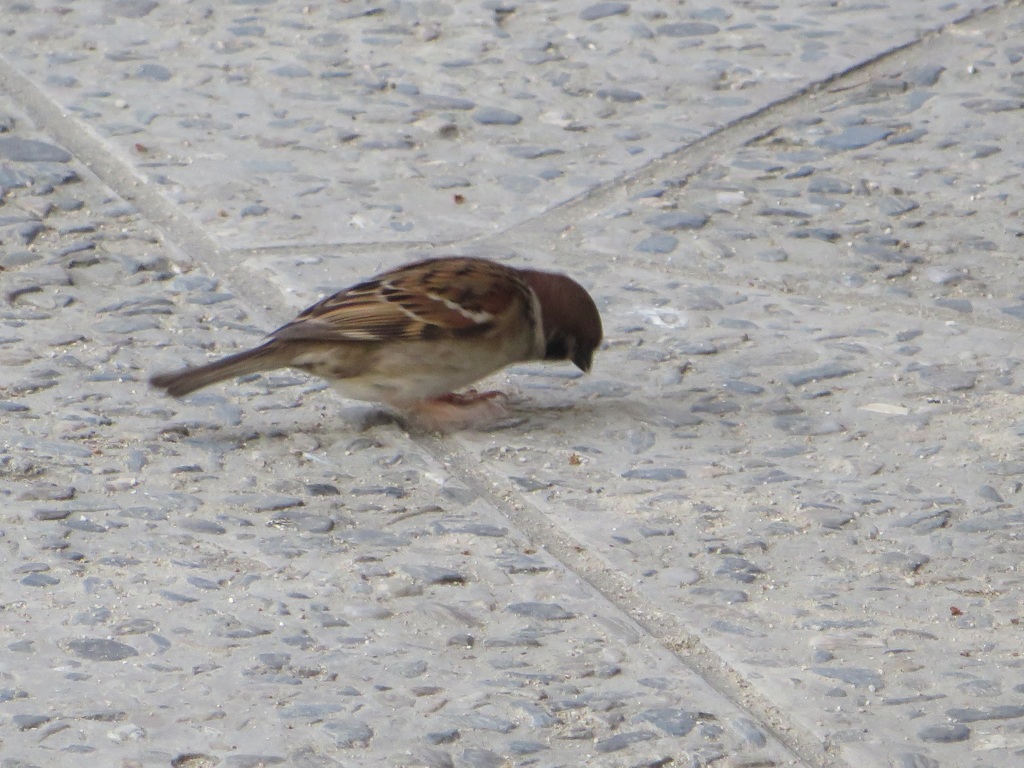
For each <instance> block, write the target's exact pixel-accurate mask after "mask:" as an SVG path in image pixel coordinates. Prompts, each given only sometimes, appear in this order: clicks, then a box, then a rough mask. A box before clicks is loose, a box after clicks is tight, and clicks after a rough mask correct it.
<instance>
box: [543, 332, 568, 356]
mask: <svg viewBox="0 0 1024 768" xmlns="http://www.w3.org/2000/svg"><path fill="white" fill-rule="evenodd" d="M569 346H570V345H569V339H568V338H567V337H566V336H563V335H562V334H560V333H556V334H555V335H554V336H552V337H551V338H550V339H548V344H547V346H546V347H545V348H544V359H545V360H567V359H568V358H569Z"/></svg>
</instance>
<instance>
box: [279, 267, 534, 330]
mask: <svg viewBox="0 0 1024 768" xmlns="http://www.w3.org/2000/svg"><path fill="white" fill-rule="evenodd" d="M529 292H530V289H529V288H528V287H527V285H526V283H525V282H524V281H523V280H522V278H521V277H520V276H519V274H518V273H517V272H516V271H515V270H513V269H510V268H508V267H504V266H502V265H500V264H495V263H494V262H491V261H485V260H483V259H474V258H462V257H458V258H443V259H432V260H428V261H421V262H417V263H415V264H409V265H406V266H404V267H399V268H398V269H395V270H392V271H390V272H385V273H383V274H382V275H379V276H378V277H376V278H374V279H372V280H368V281H366V282H364V283H359V284H358V285H355V286H352V287H351V288H348V289H346V290H344V291H339V292H338V293H336V294H334V295H333V296H328V297H327V298H326V299H324V300H322V301H320V302H318V303H317V304H314V305H313V306H312V307H310V308H309V309H307V310H305V311H304V312H302V313H301V314H300V315H299V316H298V317H296V318H295V320H293V321H292V322H290V323H288V324H287V325H285V326H282V327H281V328H279V329H278V330H277V331H275V332H274V333H273V334H271V335H272V336H273V338H275V339H278V340H281V341H286V340H297V339H304V340H314V339H315V340H321V341H354V342H355V341H361V342H378V341H398V340H411V339H428V338H439V337H443V336H473V335H476V334H478V333H484V332H486V331H487V330H488V329H489V328H491V327H493V325H494V321H495V318H497V317H499V316H500V315H502V314H503V313H505V312H507V311H508V310H509V309H510V308H511V307H512V306H513V305H514V304H515V303H517V302H524V303H525V304H526V306H527V307H528V306H529V305H530V304H529V295H530V293H529Z"/></svg>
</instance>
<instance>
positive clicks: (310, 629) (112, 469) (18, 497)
mask: <svg viewBox="0 0 1024 768" xmlns="http://www.w3.org/2000/svg"><path fill="white" fill-rule="evenodd" d="M2 108H3V113H4V114H5V115H6V116H7V119H8V122H9V130H8V131H7V132H6V133H5V134H4V136H3V137H0V138H6V139H8V140H9V141H12V140H16V141H17V142H19V146H21V147H22V148H25V149H31V150H32V151H34V152H37V153H43V152H50V153H53V152H54V151H55V150H56V147H55V146H54V145H53V144H51V143H49V142H48V141H47V139H46V137H45V136H44V135H43V134H41V133H40V132H38V131H36V130H33V128H32V126H31V125H29V124H28V121H27V120H26V118H25V116H24V115H22V114H20V113H19V111H18V110H17V108H16V107H14V106H13V105H11V104H10V103H7V104H3V105H2ZM28 142H33V143H28ZM8 146H11V145H10V144H8ZM62 157H64V156H62ZM11 167H16V169H17V173H18V182H19V183H18V184H13V185H12V186H10V188H9V189H8V193H7V197H6V199H5V206H4V211H5V212H8V215H7V216H5V218H3V219H0V221H3V223H4V227H5V229H4V237H5V249H4V253H3V270H4V271H3V287H4V292H5V302H6V306H5V307H4V309H3V310H2V312H0V321H2V324H3V325H2V328H3V331H2V333H0V362H2V378H0V391H2V392H3V399H2V400H0V409H2V411H3V414H4V428H3V433H2V435H3V437H2V453H0V478H2V486H0V488H2V489H0V494H2V498H3V509H4V520H3V525H2V527H0V543H2V545H3V549H4V553H5V557H4V561H3V570H4V576H5V578H4V579H3V580H2V581H0V608H2V615H3V616H4V621H3V622H2V629H0V634H2V636H3V637H2V645H3V649H4V652H3V654H2V655H0V680H2V684H0V708H2V712H0V728H2V732H3V736H2V745H3V760H4V762H3V765H5V766H14V765H18V766H29V765H82V764H91V765H114V764H117V765H124V766H129V765H132V766H135V765H137V766H168V765H174V766H200V765H226V766H243V765H245V766H255V765H280V764H285V765H295V766H329V765H416V766H446V765H447V766H450V765H460V766H461V765H472V766H492V765H493V766H497V765H503V764H508V763H509V762H510V761H512V762H515V763H516V764H520V765H537V764H540V765H580V764H585V763H587V762H590V761H592V760H599V761H602V762H604V763H605V764H607V765H627V764H628V765H635V764H647V765H662V764H665V761H666V760H671V761H674V762H675V763H683V764H685V762H686V761H689V762H690V763H691V764H693V765H699V764H701V763H707V762H713V761H720V760H722V759H727V760H733V761H736V760H739V761H740V763H739V764H751V765H753V764H760V765H764V764H772V765H781V764H796V761H795V758H794V756H793V755H792V753H791V752H790V751H789V750H788V749H787V748H786V747H785V746H783V745H782V744H780V743H779V741H778V740H777V739H775V738H774V737H773V736H772V734H771V733H770V732H768V731H766V730H765V729H764V726H762V725H760V724H758V723H756V722H754V721H752V720H751V719H750V717H749V714H748V713H747V712H745V711H744V710H743V709H742V708H741V707H739V706H737V704H736V703H735V702H732V701H729V700H728V699H727V698H725V697H724V696H723V695H722V694H721V693H719V692H717V691H716V690H714V689H713V687H712V686H711V685H709V683H708V682H707V681H705V680H703V679H701V678H700V677H699V676H698V675H696V674H695V673H694V672H693V671H692V670H691V669H689V668H688V667H687V666H686V665H685V664H683V663H682V662H681V661H680V660H679V658H677V657H676V656H675V655H673V654H672V653H671V652H670V651H669V650H668V649H665V648H664V647H662V646H660V645H659V644H658V643H657V642H656V641H655V640H654V639H653V638H652V637H650V635H649V634H648V633H646V632H644V631H643V630H642V629H641V628H640V627H639V626H638V625H636V624H635V622H633V621H632V620H631V619H630V618H629V617H628V615H627V614H625V613H624V612H622V611H621V610H619V609H618V608H616V607H615V606H614V604H612V603H611V602H609V601H608V599H607V598H606V597H605V596H604V595H602V594H601V593H600V592H599V591H598V590H596V589H595V588H594V587H593V586H591V585H589V584H588V583H586V582H585V581H582V580H581V579H580V578H579V576H578V575H576V574H574V573H573V572H571V571H570V570H568V569H567V568H566V567H565V566H564V565H563V564H561V563H560V562H558V561H557V560H556V559H555V558H553V557H552V556H551V555H549V554H547V553H546V552H544V551H543V550H538V549H537V547H536V544H534V543H533V542H531V541H529V540H528V539H527V538H526V537H525V536H524V535H523V533H522V532H521V531H519V530H517V529H516V528H515V526H514V525H510V523H509V521H508V520H507V518H505V517H504V516H503V515H501V514H500V513H499V511H498V510H497V509H495V507H494V506H493V505H492V504H490V503H489V502H488V500H487V499H486V498H484V497H482V496H481V495H480V494H479V493H478V492H476V491H475V490H474V489H473V488H471V487H469V486H467V485H465V484H464V483H463V482H462V481H461V479H460V478H459V477H458V476H457V475H454V474H452V473H451V472H450V470H449V469H447V468H446V467H445V466H444V465H443V464H442V463H440V462H439V461H438V460H437V459H435V458H433V457H432V456H431V455H430V454H429V453H427V452H425V451H424V450H423V449H422V447H421V446H419V445H417V444H416V443H415V442H413V441H412V440H410V438H409V436H408V435H406V434H405V433H404V432H403V431H402V430H401V429H400V428H398V426H397V425H396V424H394V423H388V422H386V421H385V422H380V421H379V420H376V421H375V420H374V419H373V418H372V417H370V419H369V422H368V424H367V425H366V428H364V429H363V430H362V431H360V430H358V429H356V430H353V429H352V427H351V425H350V423H348V422H347V421H346V420H345V419H339V418H337V416H336V414H335V413H334V410H335V407H334V406H335V404H333V403H331V402H330V398H329V397H328V396H327V394H326V393H324V392H322V391H320V390H321V387H320V386H318V385H313V386H310V385H309V383H308V381H306V380H304V379H302V378H300V377H295V376H288V375H282V376H277V377H272V378H271V379H270V380H269V381H270V383H271V389H269V390H268V391H267V393H266V395H265V396H262V397H261V396H256V397H253V396H252V394H251V392H250V393H249V394H247V395H243V398H242V400H243V401H244V405H239V404H237V399H236V398H232V397H231V396H230V394H225V393H224V392H214V393H210V394H207V395H203V396H201V397H199V398H195V399H193V400H192V401H191V402H189V403H188V404H185V405H179V404H177V403H171V402H167V401H163V400H159V399H156V398H153V397H152V395H151V393H149V392H147V391H146V388H145V385H144V383H143V382H144V380H145V376H146V372H147V371H149V370H150V369H151V368H152V365H153V364H154V363H156V362H158V361H163V360H165V359H166V358H167V357H169V356H170V355H171V354H180V352H179V350H178V345H177V344H174V340H175V338H176V337H178V336H181V335H184V334H186V333H187V334H188V335H189V338H190V339H191V340H192V341H193V342H199V343H202V344H204V345H206V346H207V347H213V346H217V345H218V344H220V343H222V342H223V339H224V337H225V336H230V337H232V338H240V337H244V336H245V334H246V332H251V325H250V317H249V313H248V311H247V309H246V308H245V306H244V304H243V303H242V302H241V301H240V300H239V299H238V298H236V297H235V296H233V295H232V294H231V292H230V290H228V289H227V287H226V286H223V285H221V284H219V283H218V281H217V280H216V279H214V278H211V277H208V276H206V275H204V274H202V273H200V272H198V271H193V272H190V273H179V272H178V271H177V270H176V269H175V267H174V265H173V263H172V260H171V259H170V258H169V257H168V255H167V253H166V250H165V249H164V248H163V247H162V246H161V245H160V244H159V242H158V238H156V237H154V236H153V234H152V232H151V231H150V230H149V228H148V225H147V223H146V221H145V220H144V219H143V218H142V217H141V216H140V215H139V213H138V211H136V210H134V209H133V207H132V206H129V205H126V204H125V203H124V202H123V201H121V200H119V199H118V198H117V196H116V195H115V194H113V193H112V192H111V190H109V189H107V188H105V187H104V186H103V185H102V184H101V183H99V182H98V180H97V179H95V178H92V177H91V175H90V173H89V172H88V170H87V169H86V168H85V167H84V166H83V165H82V164H80V163H78V162H77V161H75V160H74V159H73V158H70V157H64V159H63V161H62V162H55V161H24V162H22V163H20V164H18V165H17V166H11ZM58 179H59V180H60V181H59V182H58ZM20 182H24V184H23V185H22V184H21V183H20ZM26 222H28V223H31V224H32V225H33V226H31V227H29V226H28V225H27V224H26ZM30 232H31V236H29V233H30ZM19 238H21V239H27V240H29V241H30V243H29V247H30V250H29V249H25V250H15V249H14V248H13V247H6V246H7V245H8V244H10V243H13V242H14V241H16V240H18V239H19ZM86 243H88V247H86ZM239 391H242V390H239Z"/></svg>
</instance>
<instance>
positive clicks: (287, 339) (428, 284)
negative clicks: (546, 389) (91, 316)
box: [149, 256, 602, 430]
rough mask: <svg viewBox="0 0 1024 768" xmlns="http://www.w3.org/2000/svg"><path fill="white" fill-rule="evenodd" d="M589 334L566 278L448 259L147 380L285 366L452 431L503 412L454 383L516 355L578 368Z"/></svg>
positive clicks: (593, 309) (349, 293) (592, 339)
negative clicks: (236, 348) (245, 346)
mask: <svg viewBox="0 0 1024 768" xmlns="http://www.w3.org/2000/svg"><path fill="white" fill-rule="evenodd" d="M601 337H602V326H601V316H600V314H599V313H598V310H597V305H596V304H594V300H593V298H591V296H590V294H589V293H587V291H586V289H584V288H583V286H581V285H580V284H579V283H577V282H576V281H574V280H572V279H570V278H569V277H567V276H565V275H561V274H555V273H552V272H541V271H539V270H534V269H516V268H514V267H509V266H505V265H503V264H498V263H496V262H494V261H490V260H488V259H482V258H473V257H461V256H453V257H445V258H435V259H427V260H424V261H417V262H415V263H413V264H406V265H405V266H401V267H398V268H397V269H392V270H390V271H388V272H384V273H382V274H380V275H377V276H376V277H373V278H370V279H369V280H366V281H365V282H361V283H358V284H357V285H353V286H352V287H351V288H346V289H344V290H342V291H339V292H338V293H335V294H333V295H332V296H328V297H327V298H325V299H323V300H322V301H319V302H317V303H316V304H314V305H313V306H311V307H309V308H308V309H306V310H304V311H303V312H301V313H300V314H299V315H298V316H297V317H296V318H295V319H294V320H292V321H291V322H290V323H288V324H286V325H283V326H281V327H280V328H278V329H277V330H276V331H274V332H273V333H271V334H270V335H269V336H268V337H267V340H266V341H265V342H264V343H263V344H260V345H259V346H258V347H255V348H253V349H249V350H246V351H244V352H239V353H238V354H234V355H230V356H229V357H225V358H222V359H220V360H216V361H214V362H212V363H209V364H207V365H202V366H198V367H194V368H184V369H181V370H178V371H173V372H170V373H160V374H157V375H155V376H153V377H152V378H151V379H150V380H149V381H150V384H151V385H152V386H154V387H157V388H160V389H163V390H165V391H166V392H167V393H168V394H170V395H173V396H174V397H181V396H183V395H187V394H188V393H189V392H193V391H195V390H197V389H200V388H202V387H206V386H209V385H211V384H215V383H217V382H219V381H223V380H225V379H231V378H234V377H236V376H243V375H247V374H251V373H257V372H262V371H270V370H274V369H277V368H285V367H291V368H297V369H299V370H301V371H305V372H307V373H310V374H313V375H314V376H319V377H321V378H324V379H327V380H328V381H330V382H331V383H332V385H333V386H334V387H335V388H336V389H337V390H338V391H339V392H340V394H341V395H342V396H344V397H347V398H350V399H353V400H366V401H371V402H377V403H383V404H385V405H388V406H390V407H392V408H395V409H397V410H399V411H402V412H405V413H408V414H410V415H412V416H413V418H414V421H416V422H418V423H419V424H420V425H421V426H424V427H427V428H431V429H442V430H443V429H448V428H464V427H470V426H480V425H481V424H483V423H486V422H488V421H493V420H495V419H497V418H499V417H501V416H504V415H506V414H505V410H504V406H503V401H504V399H505V398H504V395H502V393H500V392H477V391H476V390H469V391H467V392H463V393H458V392H457V391H456V390H459V389H461V388H463V387H467V386H469V385H470V384H473V383H474V382H476V381H479V380H480V379H482V378H484V377H485V376H488V375H490V374H492V373H494V372H495V371H498V370H501V369H502V368H504V367H505V366H508V365H511V364H513V363H519V362H524V361H528V360H571V361H572V362H573V363H574V364H575V365H576V366H577V367H578V368H579V369H580V370H582V371H584V372H587V371H589V370H590V367H591V364H592V362H593V356H594V351H595V350H596V349H597V346H598V345H599V344H600V343H601Z"/></svg>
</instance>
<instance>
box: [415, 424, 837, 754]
mask: <svg viewBox="0 0 1024 768" xmlns="http://www.w3.org/2000/svg"><path fill="white" fill-rule="evenodd" d="M413 439H414V440H415V441H416V442H417V444H419V445H420V446H421V447H422V448H423V449H424V450H426V451H428V452H429V453H430V454H431V455H432V456H434V458H435V459H437V460H438V461H440V462H442V463H443V464H444V465H445V466H446V467H448V471H449V472H451V473H452V474H453V475H454V476H456V477H458V479H459V480H461V481H462V482H463V483H465V484H466V485H467V486H468V487H470V488H472V489H473V491H474V492H476V493H478V494H479V495H480V497H481V498H483V499H486V500H487V501H488V502H489V503H490V504H491V505H492V506H494V507H495V508H496V509H497V510H498V511H499V512H500V513H501V514H502V515H504V516H505V517H506V518H507V519H508V520H509V522H510V523H511V524H512V525H514V526H515V527H516V528H518V529H519V530H520V531H522V532H523V533H525V534H526V535H527V536H528V537H529V539H530V541H531V543H532V544H534V545H535V546H538V547H540V548H542V549H544V550H545V551H546V552H547V553H548V554H549V555H551V556H552V557H553V558H555V559H556V560H558V562H560V563H561V564H562V565H563V566H564V567H565V568H567V569H568V570H569V571H571V572H572V573H574V574H576V575H577V576H578V577H579V578H581V579H583V580H584V581H585V582H586V583H587V584H589V585H590V586H591V587H592V588H593V589H595V590H596V591H597V592H598V593H599V594H600V595H602V596H603V597H604V598H605V599H606V600H607V601H608V602H609V603H610V604H611V605H612V606H613V607H614V608H615V609H616V610H617V611H619V612H620V613H621V614H624V615H625V616H626V617H628V619H629V620H630V621H632V622H633V623H634V624H636V625H637V626H638V627H639V628H640V630H641V631H642V632H643V633H644V634H646V635H647V636H648V637H650V638H651V639H653V640H654V641H655V642H656V643H657V644H658V645H660V646H661V647H662V648H665V649H666V650H668V651H669V652H670V653H672V654H673V656H675V658H676V659H678V660H679V661H680V663H682V664H683V665H684V666H685V667H687V668H688V669H690V670H691V671H692V672H693V673H695V674H696V675H698V676H699V677H700V678H701V679H702V680H704V681H705V682H706V683H707V684H708V685H709V686H711V688H713V689H714V690H715V691H717V692H718V693H719V694H721V695H722V696H724V697H725V698H726V699H728V700H729V701H731V702H732V703H733V704H734V705H735V706H737V707H738V708H739V709H741V710H742V711H743V712H745V713H746V714H747V715H749V716H750V717H751V719H753V720H755V721H757V722H758V724H759V725H760V726H761V727H762V728H764V730H765V731H766V732H768V733H770V734H771V735H772V737H773V738H774V739H775V740H776V741H778V742H779V743H780V744H781V745H782V746H783V747H785V748H786V749H787V750H789V751H790V752H791V753H792V754H793V756H794V758H795V759H798V760H799V761H800V762H802V763H804V764H805V765H808V766H814V768H849V765H848V763H847V762H846V761H844V760H842V759H841V758H839V757H838V756H837V755H836V754H835V753H834V751H833V750H832V747H831V745H829V744H821V742H820V741H819V740H818V739H816V738H814V737H813V736H810V735H804V733H803V728H802V727H801V726H800V725H797V724H796V723H793V722H791V721H790V720H789V719H788V718H787V717H786V715H785V713H784V711H783V710H782V709H781V708H779V707H777V706H776V705H775V704H773V703H772V702H771V701H769V700H768V699H767V698H766V697H765V696H764V695H762V694H761V693H759V692H758V691H756V690H754V689H753V687H752V686H751V685H750V684H749V683H747V682H746V681H745V680H744V678H743V676H742V675H741V674H740V673H739V672H737V671H736V670H734V669H733V668H732V667H731V666H730V665H729V664H728V663H727V662H726V661H725V660H724V659H722V658H721V657H720V656H719V655H718V654H716V653H715V652H714V651H713V650H712V649H711V648H709V647H708V646H707V644H705V643H704V641H703V640H701V639H700V638H699V637H698V636H697V635H695V634H693V633H692V632H690V631H689V630H688V629H687V628H686V627H685V626H684V625H683V624H682V623H681V622H680V621H677V620H675V619H674V618H672V617H671V616H668V615H666V614H665V613H664V612H663V611H662V610H661V609H660V608H659V607H658V606H657V605H656V604H655V603H654V602H652V601H651V600H650V599H649V598H647V597H645V596H643V595H642V594H640V593H639V592H637V590H635V589H634V588H633V587H632V586H631V585H630V583H629V582H628V581H627V580H626V578H625V577H624V576H623V575H622V574H620V573H617V572H615V571H611V570H609V569H608V568H606V567H604V565H603V564H602V563H601V562H600V561H599V560H598V558H597V557H596V556H594V555H591V554H589V553H588V551H587V549H586V547H585V546H581V545H580V543H579V542H577V540H576V539H575V538H573V536H572V535H571V534H570V533H567V532H566V531H565V530H563V529H562V528H561V527H560V526H558V525H557V524H556V523H554V522H553V521H552V520H550V519H549V518H548V517H547V516H545V515H544V513H543V512H541V511H540V510H538V509H537V508H536V507H534V506H533V505H532V504H531V503H530V502H529V500H527V499H525V498H523V497H522V496H521V495H520V494H519V493H518V492H517V491H516V490H515V489H514V488H513V487H512V485H511V484H508V485H507V486H500V487H499V486H498V485H497V484H496V482H495V480H494V479H493V478H491V477H488V476H485V475H484V474H483V473H481V472H478V471H475V470H473V469H471V467H473V466H474V465H475V464H476V463H478V460H476V459H473V458H471V457H470V456H469V455H468V454H467V453H465V452H464V451H462V450H461V449H459V448H458V447H457V446H456V445H455V444H454V443H453V441H451V440H446V439H444V438H442V437H437V436H433V435H419V436H413ZM510 499H514V500H510Z"/></svg>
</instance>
